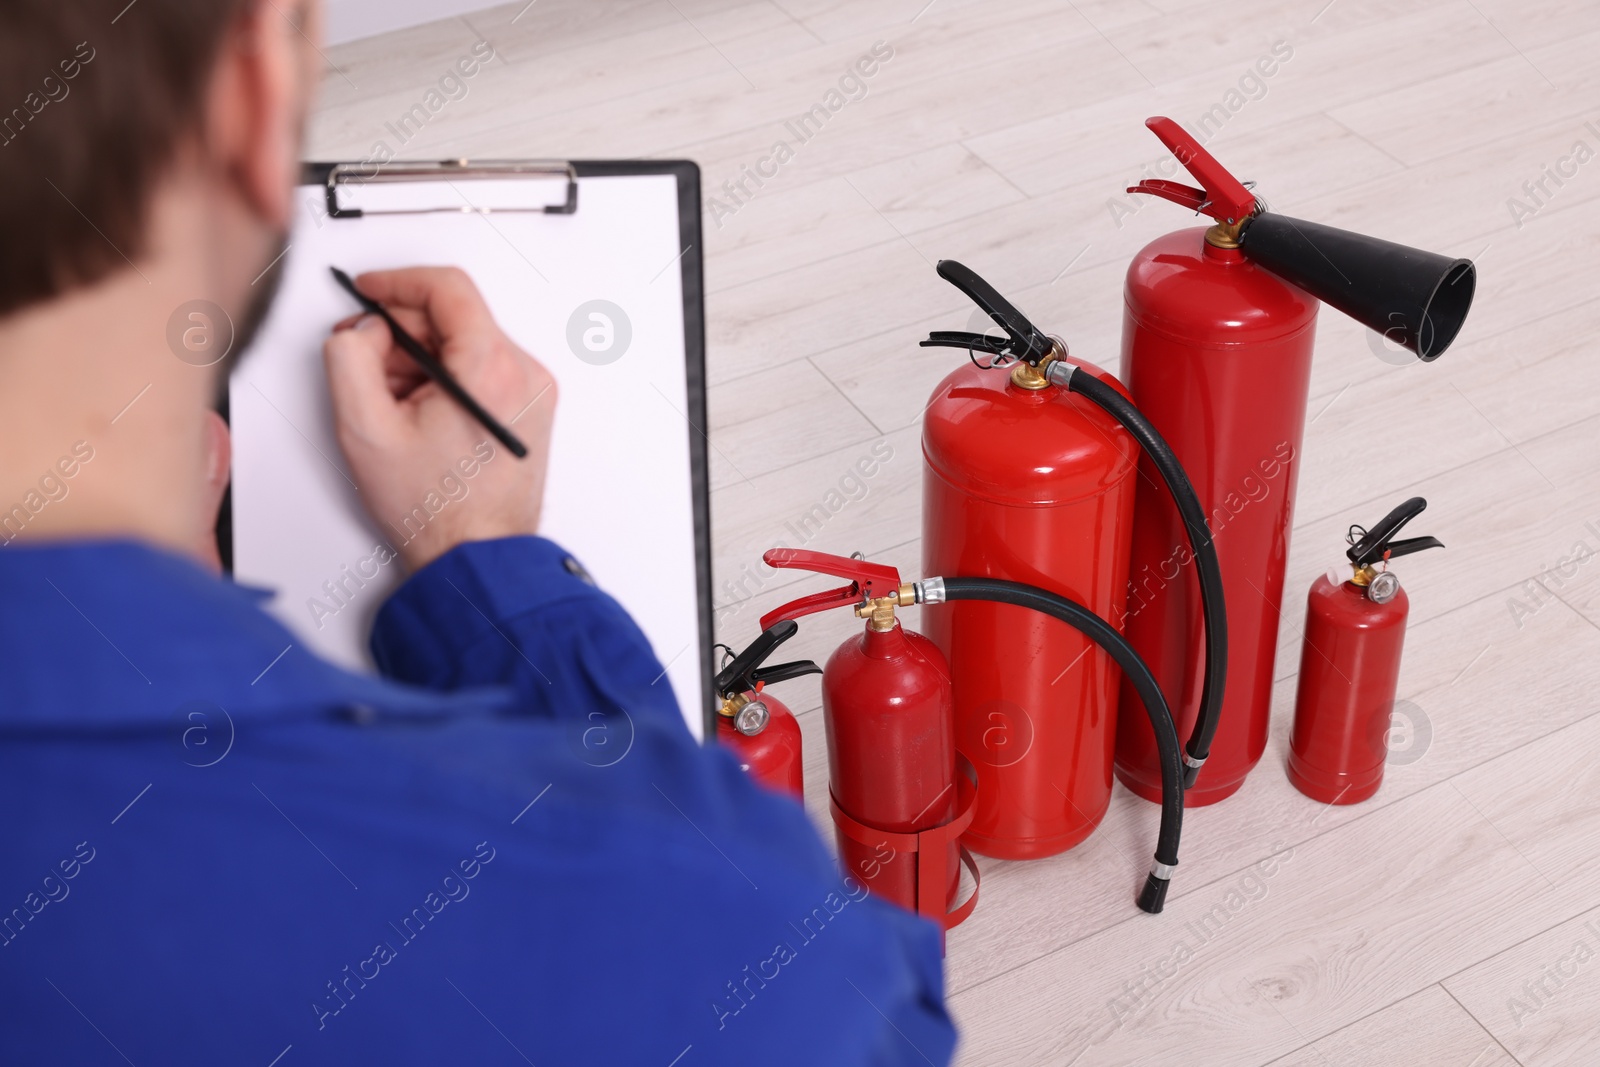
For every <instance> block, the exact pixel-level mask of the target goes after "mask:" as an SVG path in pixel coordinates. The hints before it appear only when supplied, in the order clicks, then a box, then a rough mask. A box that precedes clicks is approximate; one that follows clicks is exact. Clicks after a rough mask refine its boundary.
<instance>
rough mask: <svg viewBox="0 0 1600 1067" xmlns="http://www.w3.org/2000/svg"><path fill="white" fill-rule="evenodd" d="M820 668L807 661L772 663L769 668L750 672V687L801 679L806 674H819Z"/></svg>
mask: <svg viewBox="0 0 1600 1067" xmlns="http://www.w3.org/2000/svg"><path fill="white" fill-rule="evenodd" d="M821 673H822V668H821V667H819V666H817V665H816V664H815V663H813V662H811V661H810V660H808V659H801V660H795V661H794V662H793V663H774V664H773V665H772V666H770V667H762V668H761V669H760V670H756V671H751V672H750V687H751V688H754V687H755V686H756V685H758V684H759V685H773V684H774V683H777V682H787V681H789V679H791V678H802V677H804V676H805V675H808V674H821Z"/></svg>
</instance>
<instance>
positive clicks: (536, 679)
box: [372, 537, 687, 731]
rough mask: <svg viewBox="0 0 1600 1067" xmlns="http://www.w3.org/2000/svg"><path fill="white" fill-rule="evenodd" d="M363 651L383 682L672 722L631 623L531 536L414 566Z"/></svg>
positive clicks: (664, 683) (566, 557) (554, 547)
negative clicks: (498, 690) (491, 692)
mask: <svg viewBox="0 0 1600 1067" xmlns="http://www.w3.org/2000/svg"><path fill="white" fill-rule="evenodd" d="M372 654H373V659H374V661H375V662H376V663H377V665H378V669H379V670H380V671H381V672H382V673H383V674H385V675H386V676H388V677H390V678H394V679H396V680H398V681H402V682H409V683H411V684H413V685H420V686H425V687H427V688H430V689H435V690H454V689H462V688H467V687H471V686H485V685H500V686H509V687H511V688H513V689H514V690H516V693H517V696H518V698H519V699H518V701H517V704H518V706H519V707H520V708H522V709H524V710H525V711H527V712H529V713H531V714H534V715H539V716H544V717H549V718H558V719H559V718H581V717H585V716H588V715H589V714H590V713H592V712H594V711H596V710H599V711H602V712H606V713H610V712H614V711H620V710H622V709H626V710H627V712H628V713H629V714H630V715H634V716H637V715H640V714H641V713H642V714H644V715H646V716H649V717H656V716H660V717H662V718H663V719H670V720H671V721H673V722H676V723H677V724H679V725H680V726H681V725H682V724H683V718H682V716H681V715H680V714H679V711H678V705H677V700H676V699H675V698H674V696H673V693H672V685H671V683H670V682H669V681H668V680H667V678H666V674H665V671H664V669H663V668H662V666H661V663H660V661H659V660H658V659H657V658H656V655H655V653H654V652H653V651H652V650H651V648H650V642H649V641H648V640H647V639H646V638H645V636H644V633H643V632H642V631H641V630H640V629H639V627H638V625H637V624H636V623H635V622H634V621H633V619H632V618H631V617H630V616H629V615H628V613H627V612H626V611H625V610H623V608H622V606H621V605H620V604H618V603H617V602H616V601H615V600H613V599H612V598H611V597H610V596H609V595H608V594H606V593H605V592H603V591H602V590H600V589H598V588H596V587H595V585H594V584H593V581H592V580H591V579H590V578H589V576H588V573H587V572H586V571H585V570H584V569H583V567H582V566H581V565H580V564H578V562H577V561H576V560H575V559H573V557H572V556H571V555H570V554H569V553H568V552H567V551H566V550H565V549H563V548H562V547H561V546H560V545H558V544H556V543H555V542H554V541H549V540H546V539H545V538H542V537H508V538H503V539H500V540H495V541H472V542H468V543H466V544H462V545H458V546H456V547H455V548H453V549H451V550H450V551H449V552H446V553H445V554H444V555H442V556H440V557H439V558H438V559H436V560H434V561H433V562H431V563H429V564H428V565H427V566H425V567H423V568H422V569H421V570H419V571H418V572H417V573H416V574H414V575H412V576H411V577H410V578H409V579H407V580H406V582H405V583H404V584H403V585H402V586H401V587H400V588H399V589H398V590H396V591H395V593H394V594H393V595H392V596H391V597H390V598H389V600H388V601H387V602H386V603H385V604H384V605H383V607H382V609H381V610H379V612H378V617H377V619H376V620H375V622H374V624H373V629H372ZM684 729H685V731H687V727H684Z"/></svg>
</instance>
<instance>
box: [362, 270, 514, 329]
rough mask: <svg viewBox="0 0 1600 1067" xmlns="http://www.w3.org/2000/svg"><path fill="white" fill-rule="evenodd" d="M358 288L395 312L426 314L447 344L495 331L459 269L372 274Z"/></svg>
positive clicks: (381, 271) (474, 288) (470, 282)
mask: <svg viewBox="0 0 1600 1067" xmlns="http://www.w3.org/2000/svg"><path fill="white" fill-rule="evenodd" d="M356 288H358V289H360V290H361V291H362V292H363V293H365V294H366V295H367V296H370V297H371V298H372V299H374V300H376V301H378V302H379V303H380V304H384V305H385V306H388V307H390V308H391V309H394V310H395V316H396V318H399V309H402V308H415V309H417V310H419V311H425V312H426V313H427V315H428V318H429V319H430V320H431V321H432V323H433V333H434V334H435V336H436V337H439V338H441V339H442V340H444V341H448V340H449V339H450V338H452V337H454V336H456V335H458V334H462V333H476V332H481V331H485V330H494V329H496V327H495V324H494V318H493V316H491V315H490V314H489V308H488V306H487V305H486V304H484V302H483V297H482V296H481V295H480V294H479V292H478V287H477V286H476V285H474V284H473V282H472V279H471V278H470V277H468V276H467V273H466V272H465V271H463V270H461V269H460V268H459V267H407V268H405V269H402V270H379V271H371V272H369V273H366V274H363V275H361V276H359V277H358V278H356Z"/></svg>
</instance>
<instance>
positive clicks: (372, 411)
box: [322, 315, 399, 439]
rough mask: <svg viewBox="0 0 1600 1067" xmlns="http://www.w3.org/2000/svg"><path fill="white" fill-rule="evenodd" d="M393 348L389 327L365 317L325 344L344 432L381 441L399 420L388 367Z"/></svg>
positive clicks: (335, 409) (335, 406) (331, 387)
mask: <svg viewBox="0 0 1600 1067" xmlns="http://www.w3.org/2000/svg"><path fill="white" fill-rule="evenodd" d="M390 347H391V341H390V337H389V327H388V325H387V324H385V323H384V321H383V320H382V319H380V318H378V317H377V316H376V315H367V316H365V317H364V318H362V319H361V320H360V321H358V322H357V323H356V324H355V326H353V327H352V328H350V329H348V330H340V331H338V332H337V333H335V334H334V335H333V336H332V337H330V338H328V340H327V341H326V342H325V343H324V344H323V346H322V354H323V359H324V361H325V362H326V364H327V369H328V391H329V392H330V393H331V394H332V396H333V412H334V417H335V419H336V420H337V422H338V423H339V425H340V426H341V428H348V429H350V430H352V431H354V432H355V433H357V434H359V435H360V436H362V437H365V438H369V439H372V438H381V437H385V436H387V434H388V432H389V430H390V429H391V428H392V427H393V426H394V425H395V423H396V421H397V420H398V419H399V413H398V411H397V409H396V407H395V399H394V394H393V393H391V392H390V391H389V383H388V377H387V373H386V371H385V367H384V360H385V357H386V356H387V355H388V352H389V349H390Z"/></svg>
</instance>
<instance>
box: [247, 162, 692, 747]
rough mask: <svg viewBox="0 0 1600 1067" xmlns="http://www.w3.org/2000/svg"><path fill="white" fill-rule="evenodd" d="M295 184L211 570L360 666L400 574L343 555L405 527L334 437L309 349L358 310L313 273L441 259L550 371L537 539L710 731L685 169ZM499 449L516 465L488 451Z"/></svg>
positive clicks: (350, 169) (346, 169)
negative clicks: (598, 598) (598, 595)
mask: <svg viewBox="0 0 1600 1067" xmlns="http://www.w3.org/2000/svg"><path fill="white" fill-rule="evenodd" d="M295 197H296V217H295V223H294V226H293V229H292V232H291V236H290V240H289V249H288V251H287V252H286V254H285V256H284V260H285V262H284V265H283V271H284V278H283V285H282V289H281V291H280V294H279V297H278V299H277V300H276V301H275V302H274V304H273V307H272V310H271V311H270V312H269V314H268V316H267V318H266V320H265V321H264V322H263V324H262V328H261V330H260V332H259V333H258V335H257V338H256V340H255V341H254V342H253V344H252V345H251V350H250V351H248V352H245V353H243V354H242V356H241V358H240V359H239V360H238V361H237V363H236V364H235V367H234V371H233V373H232V375H231V377H230V381H229V387H228V390H227V396H226V401H225V403H226V410H225V415H226V416H227V417H228V419H229V422H230V424H231V425H232V427H233V431H234V479H233V483H232V485H231V486H230V488H229V491H228V496H227V498H226V499H225V501H224V505H223V513H222V515H221V517H220V518H219V522H218V541H219V547H220V549H221V553H222V556H223V561H224V564H225V566H226V567H227V568H228V569H229V571H230V572H231V573H233V575H234V576H235V578H236V579H237V580H238V581H240V582H241V583H245V584H252V585H260V586H265V587H267V588H270V589H273V590H275V591H276V592H277V595H276V596H275V597H274V599H273V600H272V601H271V602H270V603H269V604H268V608H269V610H271V611H272V612H273V614H275V615H277V616H278V617H279V618H280V619H281V620H283V621H284V622H285V623H286V624H287V625H288V626H289V628H290V629H291V630H292V631H294V632H295V633H296V634H297V635H299V636H300V637H301V638H302V639H303V641H304V642H305V644H306V645H307V646H308V647H310V648H312V649H313V650H314V651H316V652H318V653H319V654H321V655H323V656H325V657H326V658H330V659H333V660H334V661H336V662H340V663H342V664H344V665H346V666H351V667H355V668H358V669H359V668H366V669H370V667H371V662H370V658H369V656H368V654H367V652H366V635H367V634H368V633H369V632H370V626H371V620H372V617H373V616H374V615H375V614H376V610H377V608H378V607H379V606H380V605H381V603H382V601H383V600H384V599H385V598H386V597H387V595H388V592H389V591H390V590H392V589H393V588H394V587H395V586H397V585H398V584H399V580H400V577H401V576H400V572H399V566H398V564H397V563H394V562H390V563H386V564H377V563H376V562H375V558H376V556H375V554H374V553H367V554H366V555H363V556H361V558H359V559H355V560H352V558H351V555H352V553H353V552H356V551H359V550H360V548H361V547H362V546H364V545H367V544H368V543H369V542H370V543H371V544H372V545H373V546H376V545H378V544H379V543H387V544H389V545H390V546H391V547H392V545H393V543H394V539H395V536H396V534H397V533H398V534H399V535H400V536H404V531H399V530H398V529H384V528H382V527H380V526H378V525H377V524H375V523H374V522H373V521H372V520H371V519H369V518H368V517H367V516H366V515H365V512H364V511H363V510H362V509H361V505H360V501H359V498H358V497H357V496H356V494H355V491H354V484H353V482H351V481H350V479H349V476H348V472H347V471H346V470H345V469H343V463H344V460H343V456H342V455H341V454H340V453H339V451H338V447H337V444H336V443H335V442H334V440H333V436H332V416H331V410H330V407H329V402H328V399H327V390H326V384H325V381H324V380H323V379H322V378H321V374H322V369H321V341H322V339H323V338H325V337H326V336H327V332H328V329H329V327H331V326H332V324H333V323H334V322H336V321H338V320H339V319H340V318H343V317H345V316H347V315H349V314H352V313H354V312H355V311H356V310H357V309H356V307H355V306H354V305H353V304H352V303H351V302H350V300H349V297H348V295H347V294H343V293H340V292H339V291H338V290H337V289H336V288H335V287H334V283H333V280H332V278H331V277H329V274H328V270H327V266H328V265H329V264H330V263H331V264H335V265H338V266H340V267H343V268H345V269H347V270H349V271H350V272H351V273H352V274H359V273H360V272H361V271H364V270H373V269H384V268H390V267H401V266H412V265H456V266H460V267H462V268H463V269H465V270H466V271H467V273H468V274H469V275H471V276H472V277H473V280H474V281H475V282H476V283H477V284H478V286H479V289H480V291H482V292H483V294H484V296H485V299H486V300H487V301H488V303H489V308H490V311H491V312H492V313H493V314H494V315H495V318H496V321H497V322H498V323H499V324H500V325H501V328H502V329H504V330H505V331H506V332H507V334H508V335H510V336H511V338H512V340H513V341H514V342H516V343H517V344H518V345H519V346H520V347H522V348H523V349H524V350H526V351H528V352H530V353H532V354H533V355H534V356H535V357H536V358H538V359H539V360H540V361H541V362H542V363H544V364H545V366H546V367H548V368H549V369H550V370H551V372H552V374H553V375H554V376H555V378H556V380H557V388H558V389H559V396H560V399H559V400H558V402H557V412H556V428H555V434H554V439H553V441H552V449H551V460H550V476H549V482H548V484H547V488H546V496H545V510H544V518H543V521H542V523H541V531H540V532H541V533H542V534H546V535H548V536H550V537H551V538H552V539H554V540H556V541H558V542H560V543H561V544H562V546H563V547H565V548H566V549H567V550H568V551H569V552H571V553H572V555H573V557H574V558H575V559H576V560H577V561H581V565H582V567H583V568H584V569H586V570H587V571H588V573H590V574H592V575H593V578H594V580H595V581H596V583H597V584H598V585H600V586H601V587H602V588H604V589H606V590H607V591H608V592H609V593H611V594H612V595H613V596H614V597H615V598H616V599H617V600H618V601H619V602H620V603H621V604H622V605H623V606H624V607H625V608H627V609H628V611H629V613H630V614H632V615H633V617H634V619H635V621H637V622H638V623H639V625H640V628H641V629H642V630H643V631H644V633H645V636H646V637H647V638H648V639H649V640H650V642H651V645H652V647H653V648H654V650H655V653H656V656H657V658H658V659H659V660H660V661H661V662H662V664H663V666H664V668H665V671H664V672H663V679H664V682H665V681H670V684H671V685H672V687H673V690H674V693H675V695H676V696H677V699H678V703H679V706H680V708H681V709H682V711H683V714H684V717H685V719H686V720H687V721H688V724H689V727H690V730H691V731H692V732H694V733H696V734H697V735H699V736H700V738H701V739H702V740H704V741H708V742H709V741H710V739H711V738H712V737H713V736H714V726H715V719H714V707H715V705H714V694H713V691H712V675H713V665H712V641H713V637H712V593H711V515H710V491H709V485H710V482H709V477H708V472H707V454H706V453H707V443H708V442H707V438H706V433H705V427H706V399H705V314H704V280H703V267H702V263H703V260H702V254H701V245H702V242H701V232H700V224H701V220H700V172H699V167H698V166H697V165H696V164H694V163H692V162H689V161H680V160H667V161H601V160H591V161H553V160H486V161H467V160H447V161H441V162H398V161H397V162H391V163H387V164H381V165H380V164H374V163H332V162H323V163H307V164H304V165H303V168H302V174H301V180H300V186H299V188H297V190H296V193H295ZM586 209H587V210H586ZM597 316H598V317H597ZM480 399H483V398H480ZM497 459H498V461H500V462H507V463H514V462H518V460H516V459H515V458H513V457H512V456H511V455H510V454H509V453H508V452H506V451H504V450H503V449H502V450H500V452H499V455H498V456H497ZM461 481H462V480H461V479H459V478H458V479H457V484H460V483H461ZM465 491H466V492H470V483H466V490H465ZM448 504H449V500H448V499H445V500H444V506H448ZM425 517H426V516H425V513H423V514H421V515H419V519H425ZM352 568H353V569H352ZM374 568H376V569H377V571H378V573H377V574H376V575H374V576H371V577H367V575H369V573H370V572H371V571H372V570H373V569H374ZM318 600H320V601H321V606H320V607H318V606H316V601H318ZM330 608H331V609H333V610H331V612H330V611H329V609H330ZM357 636H358V637H359V640H358V641H357V640H354V638H355V637H357Z"/></svg>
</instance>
